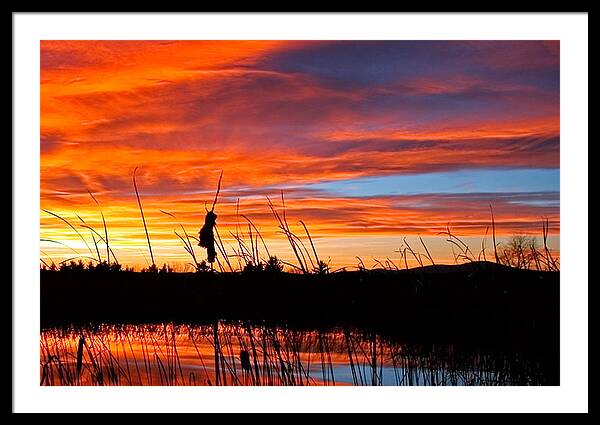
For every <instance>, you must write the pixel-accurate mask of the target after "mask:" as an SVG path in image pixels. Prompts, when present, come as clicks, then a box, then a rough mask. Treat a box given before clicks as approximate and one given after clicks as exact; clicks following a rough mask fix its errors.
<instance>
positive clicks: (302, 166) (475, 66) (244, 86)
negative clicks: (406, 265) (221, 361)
mask: <svg viewBox="0 0 600 425" xmlns="http://www.w3.org/2000/svg"><path fill="white" fill-rule="evenodd" d="M559 50H560V49H559V42H554V41H543V42H542V41H540V42H538V41H43V42H41V46H40V59H41V69H40V90H41V94H40V96H41V111H40V113H41V124H40V127H41V128H40V148H41V170H40V171H41V182H40V184H41V186H40V188H41V209H43V210H49V211H51V212H53V213H56V214H59V215H61V216H62V217H64V218H66V219H67V220H69V221H70V222H71V223H72V224H73V225H74V226H75V227H76V228H77V229H78V231H79V232H81V234H82V235H83V236H84V237H85V238H87V241H88V244H89V245H90V246H91V247H92V249H93V241H92V236H91V234H90V231H89V230H88V229H86V228H85V227H82V224H83V223H82V221H85V223H86V224H87V225H90V226H93V227H94V228H95V229H96V230H97V231H98V232H100V233H101V234H103V232H104V231H103V228H102V219H101V216H100V213H99V210H98V206H97V205H96V203H95V202H94V200H93V199H92V197H91V196H90V194H89V193H88V191H89V192H91V193H93V195H94V197H95V198H96V199H97V200H98V202H99V204H100V206H101V208H102V211H103V213H104V215H105V218H106V222H107V226H108V232H109V242H110V244H111V247H112V248H113V250H114V252H115V254H116V255H117V257H118V260H119V261H120V262H121V263H122V264H126V265H132V266H135V267H137V268H138V269H139V268H141V267H145V266H147V264H148V261H149V253H148V246H147V243H146V237H145V233H144V227H143V224H142V219H141V216H140V212H139V209H138V205H137V201H136V197H135V192H134V188H133V183H132V176H133V171H134V169H135V168H136V167H139V169H138V171H137V184H138V188H139V190H140V196H141V202H142V204H143V207H144V212H145V214H146V221H147V225H148V231H149V235H150V238H151V241H152V248H153V250H154V256H155V260H156V263H157V264H158V265H162V264H163V263H168V264H170V265H172V266H175V267H176V268H177V269H179V270H183V269H184V268H185V264H186V263H187V262H189V257H188V254H187V253H186V252H185V251H184V249H183V247H182V245H181V243H180V242H179V240H178V238H177V236H176V235H175V234H174V230H176V229H177V228H178V226H179V223H181V224H183V225H184V226H185V227H186V230H187V231H188V232H189V233H190V234H197V232H198V230H199V229H200V227H201V226H202V224H203V221H204V213H205V210H204V205H205V203H208V204H209V205H210V204H211V203H212V200H213V197H214V192H215V189H216V185H217V181H218V178H219V174H220V172H221V170H223V181H222V191H221V195H220V198H219V202H218V204H217V207H216V210H215V212H216V213H217V214H218V219H217V225H218V229H219V232H220V234H221V236H222V237H223V239H224V240H225V244H226V246H227V247H233V246H235V245H234V244H233V239H232V237H231V233H230V232H235V231H236V223H237V222H238V220H239V222H240V224H241V227H240V228H239V229H240V231H247V227H246V225H245V224H244V221H243V219H241V218H239V219H238V217H237V215H236V204H237V201H238V199H239V213H240V214H244V215H246V216H247V217H249V218H250V219H252V220H253V222H254V223H255V225H256V226H257V227H258V228H259V230H260V231H261V232H262V234H263V237H264V238H265V240H266V243H267V245H268V246H269V249H270V250H271V253H274V254H277V255H278V256H279V257H281V258H284V259H286V260H288V261H292V258H293V256H292V253H291V250H290V248H289V246H288V243H287V240H286V239H285V237H284V236H283V235H281V234H279V233H277V232H276V230H277V229H276V222H275V220H274V218H273V216H272V214H271V212H270V210H269V208H268V206H267V199H266V197H267V196H268V197H270V198H271V199H272V200H273V202H274V204H275V205H276V206H278V207H281V191H282V190H283V191H284V192H285V200H286V214H287V217H288V220H289V222H290V225H291V226H292V228H293V230H294V231H296V232H297V233H298V234H299V235H301V234H304V233H303V229H302V227H301V226H300V225H299V224H298V220H303V221H304V222H305V223H306V225H307V226H308V228H309V230H310V231H311V235H312V236H313V239H314V242H315V245H316V248H317V250H318V252H319V255H320V257H322V258H323V259H325V260H326V261H327V260H329V259H330V261H331V265H332V267H342V266H355V265H356V264H357V259H356V258H355V257H356V256H360V257H361V258H362V259H363V261H364V262H365V264H367V265H368V266H371V265H373V264H374V261H375V260H374V259H378V260H385V258H386V257H389V258H390V259H393V260H394V261H398V258H399V257H398V256H399V254H398V253H397V252H395V251H397V250H398V249H399V248H400V246H401V245H402V243H403V238H404V237H407V241H408V242H409V243H410V244H411V246H413V248H415V249H416V248H418V249H419V250H421V251H422V250H423V249H422V246H420V242H419V239H418V236H422V237H423V240H424V241H425V242H426V244H427V246H428V248H429V249H430V251H431V253H432V255H433V256H434V257H435V258H436V259H437V260H438V261H440V262H447V263H452V262H454V257H453V254H452V249H451V248H452V245H451V244H449V243H448V242H446V241H445V238H444V237H443V236H440V235H439V232H442V231H444V230H445V228H446V226H447V225H449V226H450V228H451V230H452V231H453V232H454V233H456V234H457V235H459V236H461V237H464V238H465V241H467V242H468V243H469V245H471V246H472V249H473V251H475V252H476V253H478V252H479V251H480V249H481V244H482V239H484V235H485V234H486V231H488V230H486V229H487V228H488V226H490V204H491V205H492V206H493V210H494V214H495V219H496V231H497V234H498V235H499V240H500V241H505V240H506V238H507V237H510V236H511V235H514V234H530V235H536V236H541V230H542V224H541V221H542V217H547V218H548V220H549V224H550V231H551V238H550V245H551V247H552V248H553V250H555V251H556V252H558V249H559V220H560V215H559V162H560V161H559V146H560V116H559V102H560V75H559V57H560V54H559V53H560V52H559ZM161 210H163V211H167V212H169V213H170V214H172V215H174V216H175V217H176V218H177V219H174V218H173V217H171V216H169V215H166V214H164V213H162V212H161ZM78 216H79V217H78ZM40 217H41V223H40V226H41V227H40V238H41V240H42V241H41V242H40V243H41V250H42V252H41V254H40V255H41V257H42V258H43V259H45V261H47V262H49V261H54V262H56V263H58V262H59V261H62V260H64V259H66V258H70V257H74V256H76V255H86V256H91V255H92V253H90V251H89V250H88V248H87V247H86V245H85V244H84V243H83V241H82V240H81V239H80V238H79V236H78V235H77V233H76V232H75V231H73V230H72V229H71V228H70V227H69V226H67V225H66V224H65V223H64V222H62V221H60V220H59V219H57V218H56V217H53V216H51V215H50V214H48V213H46V212H44V211H40ZM485 240H486V242H485V243H486V246H487V247H488V249H490V247H491V245H492V242H491V228H490V229H489V231H488V236H487V238H486V239H485ZM103 246H104V245H102V244H100V245H99V248H100V251H101V253H102V255H104V252H105V248H104V250H103ZM196 248H197V249H196V253H197V255H198V256H199V257H200V258H205V255H206V253H205V250H204V249H202V248H200V247H196ZM94 251H95V250H94ZM231 253H233V252H232V251H231ZM488 255H489V251H488ZM488 259H489V258H488Z"/></svg>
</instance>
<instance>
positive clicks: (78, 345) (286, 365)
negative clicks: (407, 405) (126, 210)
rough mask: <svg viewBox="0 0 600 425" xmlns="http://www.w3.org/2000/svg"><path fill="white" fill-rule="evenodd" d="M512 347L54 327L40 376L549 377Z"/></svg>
mask: <svg viewBox="0 0 600 425" xmlns="http://www.w3.org/2000/svg"><path fill="white" fill-rule="evenodd" d="M556 379H557V378H556V377H554V374H552V373H550V372H549V370H548V366H547V363H546V362H545V361H543V360H540V359H538V358H536V357H535V356H530V355H528V354H527V353H523V352H519V351H515V350H508V351H507V350H497V349H494V350H492V349H485V350H484V349H473V348H472V347H470V348H467V347H464V346H457V345H451V344H432V343H427V344H415V343H414V342H413V343H406V342H402V341H398V340H395V339H393V338H390V337H387V336H385V335H380V334H377V333H370V332H367V331H364V330H360V329H349V328H345V329H327V330H318V329H292V328H288V327H286V326H275V325H266V324H256V323H250V322H215V323H213V324H198V325H191V324H174V323H160V324H127V325H125V324H124V325H114V324H101V325H95V326H87V327H55V328H51V329H45V330H43V331H42V334H41V336H40V384H41V385H129V386H131V385H134V386H139V385H162V386H166V385H186V386H187V385H254V386H258V385H270V386H281V385H284V386H292V385H377V386H379V385H395V386H402V385H407V386H413V385H419V386H422V385H428V386H437V385H452V386H456V385H556V384H557V382H555V380H556Z"/></svg>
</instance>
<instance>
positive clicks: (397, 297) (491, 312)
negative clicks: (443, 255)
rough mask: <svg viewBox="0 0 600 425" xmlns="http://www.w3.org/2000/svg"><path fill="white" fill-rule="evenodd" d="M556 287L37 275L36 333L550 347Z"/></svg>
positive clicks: (462, 278) (511, 275)
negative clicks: (355, 338) (269, 332)
mask: <svg viewBox="0 0 600 425" xmlns="http://www.w3.org/2000/svg"><path fill="white" fill-rule="evenodd" d="M559 280H560V275H559V273H556V272H536V271H523V270H514V269H509V268H506V267H503V266H497V265H496V264H493V263H473V264H468V265H462V266H439V267H437V268H435V267H426V268H421V269H411V270H402V271H387V270H386V271H384V270H370V271H356V272H339V273H332V274H327V275H300V274H289V273H274V274H271V273H265V272H261V273H249V274H244V273H223V274H216V273H215V274H212V273H167V274H160V273H136V272H96V271H70V272H52V271H44V270H42V271H41V282H40V284H41V294H40V296H41V326H42V328H47V327H51V326H57V325H70V324H88V323H102V322H104V323H142V322H160V321H173V322H182V323H187V322H190V323H194V322H196V323H199V322H206V323H210V322H212V321H214V320H252V321H262V322H268V323H278V324H286V325H289V326H296V327H301V328H327V327H344V326H351V327H359V328H363V329H370V330H373V331H376V332H379V333H382V334H390V335H393V336H398V337H400V338H402V339H408V340H412V339H416V340H420V341H425V342H436V341H440V342H453V341H456V342H469V341H470V342H475V343H478V344H484V343H485V344H487V343H490V344H496V343H497V344H499V345H506V344H509V345H512V344H517V345H521V344H525V345H538V344H541V345H543V346H546V347H548V346H550V347H551V346H555V347H558V340H559V334H558V333H559V298H560V293H559Z"/></svg>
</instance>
